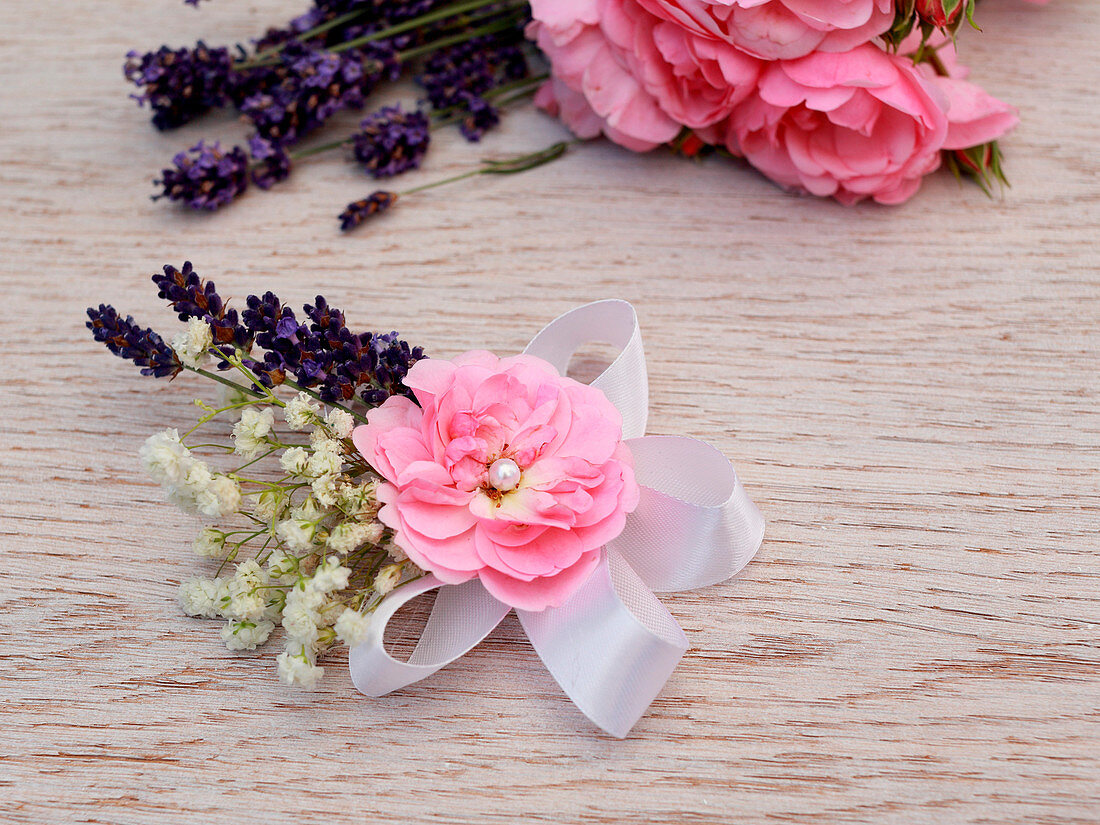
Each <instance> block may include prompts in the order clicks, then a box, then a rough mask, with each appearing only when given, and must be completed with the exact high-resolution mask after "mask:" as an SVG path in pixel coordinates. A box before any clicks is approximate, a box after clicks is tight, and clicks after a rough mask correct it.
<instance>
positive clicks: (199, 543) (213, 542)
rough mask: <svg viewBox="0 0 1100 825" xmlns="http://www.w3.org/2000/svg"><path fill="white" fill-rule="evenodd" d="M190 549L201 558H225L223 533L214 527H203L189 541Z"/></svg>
mask: <svg viewBox="0 0 1100 825" xmlns="http://www.w3.org/2000/svg"><path fill="white" fill-rule="evenodd" d="M191 549H192V550H194V551H195V554H196V555H199V556H202V557H203V558H207V559H221V558H225V533H223V532H222V531H221V530H218V529H216V528H214V527H204V528H203V529H202V530H200V531H199V534H198V535H197V536H195V540H194V541H193V542H191Z"/></svg>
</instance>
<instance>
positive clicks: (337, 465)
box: [306, 441, 344, 478]
mask: <svg viewBox="0 0 1100 825" xmlns="http://www.w3.org/2000/svg"><path fill="white" fill-rule="evenodd" d="M334 443H335V444H337V445H339V443H340V442H338V441H337V442H334ZM342 469H344V456H343V447H339V450H338V451H334V450H331V449H328V448H327V447H326V448H322V449H319V450H317V451H316V452H315V453H314V454H313V455H311V456H310V457H309V463H308V464H307V465H306V475H308V476H312V477H313V478H318V477H320V476H323V475H337V474H338V473H339V472H340V471H341V470H342Z"/></svg>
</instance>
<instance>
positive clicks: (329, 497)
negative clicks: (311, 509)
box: [309, 473, 338, 507]
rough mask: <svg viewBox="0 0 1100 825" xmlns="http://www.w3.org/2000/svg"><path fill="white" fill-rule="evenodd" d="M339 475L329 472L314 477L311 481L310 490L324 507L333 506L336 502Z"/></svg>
mask: <svg viewBox="0 0 1100 825" xmlns="http://www.w3.org/2000/svg"><path fill="white" fill-rule="evenodd" d="M337 478H338V476H334V475H332V474H331V473H328V474H326V475H323V476H319V477H318V478H315V479H313V481H312V482H311V483H310V485H309V487H310V491H311V492H312V493H313V497H314V498H315V499H317V503H318V504H320V505H321V506H322V507H332V506H333V505H335V504H336V480H337Z"/></svg>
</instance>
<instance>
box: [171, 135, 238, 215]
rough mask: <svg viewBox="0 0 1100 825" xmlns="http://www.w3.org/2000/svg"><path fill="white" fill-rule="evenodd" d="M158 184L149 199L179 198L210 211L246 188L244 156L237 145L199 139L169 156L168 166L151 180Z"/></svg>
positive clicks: (175, 199)
mask: <svg viewBox="0 0 1100 825" xmlns="http://www.w3.org/2000/svg"><path fill="white" fill-rule="evenodd" d="M154 183H156V184H157V185H159V186H160V187H161V192H160V194H157V195H153V200H159V199H160V198H167V199H168V200H171V201H182V202H183V203H186V204H187V205H188V206H190V207H191V208H192V209H203V210H207V211H212V210H215V209H220V208H221V207H223V206H225V205H226V204H227V203H230V202H232V201H233V200H235V199H236V198H237V197H238V196H240V195H241V194H242V193H243V192H244V191H245V190H246V189H247V188H248V155H246V154H245V152H244V150H243V149H241V148H240V147H238V146H234V147H233V148H232V149H230V150H228V151H222V148H221V144H220V143H218V142H215V143H214V144H213V145H209V144H207V143H206V142H205V141H201V140H200V141H199V142H198V143H197V144H196V145H194V146H192V147H191V148H190V149H189V150H187V151H186V152H180V153H179V154H177V155H176V156H175V157H174V158H172V166H171V167H169V168H167V169H164V170H163V171H162V172H161V177H160V178H159V179H158V180H156V181H154Z"/></svg>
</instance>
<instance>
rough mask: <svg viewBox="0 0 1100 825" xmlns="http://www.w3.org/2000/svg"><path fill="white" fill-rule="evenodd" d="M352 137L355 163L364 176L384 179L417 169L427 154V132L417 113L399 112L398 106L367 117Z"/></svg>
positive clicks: (422, 118) (425, 119) (384, 108)
mask: <svg viewBox="0 0 1100 825" xmlns="http://www.w3.org/2000/svg"><path fill="white" fill-rule="evenodd" d="M360 127H361V131H359V132H358V133H356V134H355V136H354V137H353V142H354V151H355V159H356V160H357V161H359V163H361V164H362V165H363V168H364V169H366V171H367V174H369V175H371V176H372V177H375V178H388V177H392V176H393V175H399V174H401V173H402V172H405V171H408V170H409V169H417V168H419V167H420V161H421V160H422V159H423V158H424V154H425V153H426V152H427V151H428V144H429V143H430V141H431V132H430V131H429V129H430V125H429V123H428V118H427V116H426V115H424V114H422V113H421V112H403V111H402V110H401V107H400V106H385V107H383V108H381V109H379V110H378V111H377V112H374V113H373V114H371V115H368V116H367V117H366V118H365V119H364V120H363V122H362V123H361V124H360Z"/></svg>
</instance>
